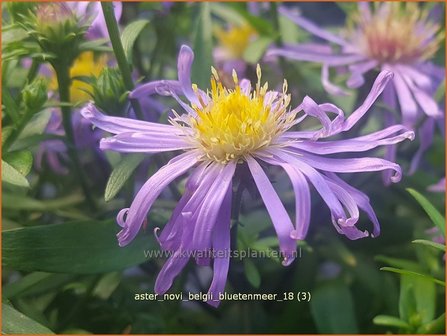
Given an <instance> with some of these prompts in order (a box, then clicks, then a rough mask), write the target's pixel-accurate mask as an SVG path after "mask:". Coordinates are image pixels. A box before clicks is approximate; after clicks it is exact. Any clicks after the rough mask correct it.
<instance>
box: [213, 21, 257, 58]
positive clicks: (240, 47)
mask: <svg viewBox="0 0 447 336" xmlns="http://www.w3.org/2000/svg"><path fill="white" fill-rule="evenodd" d="M215 34H216V37H217V39H218V42H219V44H220V45H221V46H222V47H223V48H224V49H225V50H226V51H227V53H228V56H230V57H231V58H233V59H240V58H242V55H243V54H244V51H245V49H247V47H248V45H249V43H250V41H251V40H252V39H253V38H254V37H255V36H256V31H255V30H254V29H253V28H252V27H251V26H249V25H242V26H238V27H232V28H230V29H228V30H223V29H221V28H218V29H216V33H215Z"/></svg>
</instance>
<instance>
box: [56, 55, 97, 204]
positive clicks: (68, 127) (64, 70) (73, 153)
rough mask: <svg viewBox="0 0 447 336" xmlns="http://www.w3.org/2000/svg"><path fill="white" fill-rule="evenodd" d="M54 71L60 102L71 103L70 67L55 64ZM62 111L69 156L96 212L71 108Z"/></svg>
mask: <svg viewBox="0 0 447 336" xmlns="http://www.w3.org/2000/svg"><path fill="white" fill-rule="evenodd" d="M54 70H55V72H56V77H57V83H58V88H59V100H60V101H61V102H62V103H69V102H70V73H69V70H70V66H69V64H66V63H65V62H60V63H58V64H54ZM61 111H62V124H63V126H64V130H65V137H66V140H67V149H68V155H69V156H70V158H71V161H72V163H73V166H74V169H75V171H76V174H77V175H78V178H79V182H80V184H81V188H82V190H83V192H84V195H85V200H86V201H87V203H88V205H89V207H90V208H91V209H92V210H94V209H95V208H96V206H95V202H94V199H93V197H92V196H91V194H90V190H89V188H88V185H87V179H86V177H85V175H84V171H83V170H82V166H81V161H80V160H79V156H78V152H77V150H76V144H75V138H74V132H73V125H72V123H71V107H70V105H68V104H63V105H62V106H61Z"/></svg>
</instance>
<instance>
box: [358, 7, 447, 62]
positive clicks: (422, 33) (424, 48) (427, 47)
mask: <svg viewBox="0 0 447 336" xmlns="http://www.w3.org/2000/svg"><path fill="white" fill-rule="evenodd" d="M388 5H389V10H388V11H385V12H383V11H382V12H381V11H380V7H379V10H376V11H375V12H374V13H373V14H372V18H371V20H369V21H365V19H364V18H362V17H361V15H359V14H356V16H354V17H353V18H352V19H353V22H354V24H356V25H357V26H358V27H359V28H360V35H359V36H358V38H359V39H360V40H359V43H360V44H361V45H363V49H364V51H365V53H366V54H367V55H368V56H369V57H371V58H373V59H376V60H377V61H379V62H381V63H397V62H399V63H409V62H415V61H423V60H426V59H428V58H430V57H432V56H433V55H434V54H435V53H436V51H437V50H438V48H439V43H440V41H441V40H442V38H443V36H442V34H441V33H438V31H439V29H440V27H439V25H437V24H435V23H433V22H430V21H428V20H427V16H428V12H427V11H426V10H425V11H424V10H421V9H420V8H419V7H418V4H416V3H406V4H404V5H403V4H401V3H399V2H394V3H389V4H388Z"/></svg>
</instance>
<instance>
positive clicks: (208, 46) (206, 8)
mask: <svg viewBox="0 0 447 336" xmlns="http://www.w3.org/2000/svg"><path fill="white" fill-rule="evenodd" d="M212 34H213V33H212V26H211V14H210V3H209V2H201V3H200V4H199V15H198V19H197V25H196V31H195V34H194V40H193V47H194V48H193V49H194V55H195V60H194V63H193V65H192V70H191V77H192V80H193V83H196V84H197V85H198V87H200V88H201V89H202V90H205V89H206V88H207V87H209V81H210V75H211V66H212V65H213V35H212Z"/></svg>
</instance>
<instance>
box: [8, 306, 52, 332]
mask: <svg viewBox="0 0 447 336" xmlns="http://www.w3.org/2000/svg"><path fill="white" fill-rule="evenodd" d="M2 334H25V335H29V334H33V335H34V334H53V332H52V331H51V330H50V329H48V328H46V327H44V326H43V325H41V324H39V323H37V322H36V321H34V320H32V319H30V318H29V317H27V316H25V315H23V314H22V313H20V312H18V311H17V310H15V309H14V308H12V307H11V306H10V305H8V304H5V303H2Z"/></svg>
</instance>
